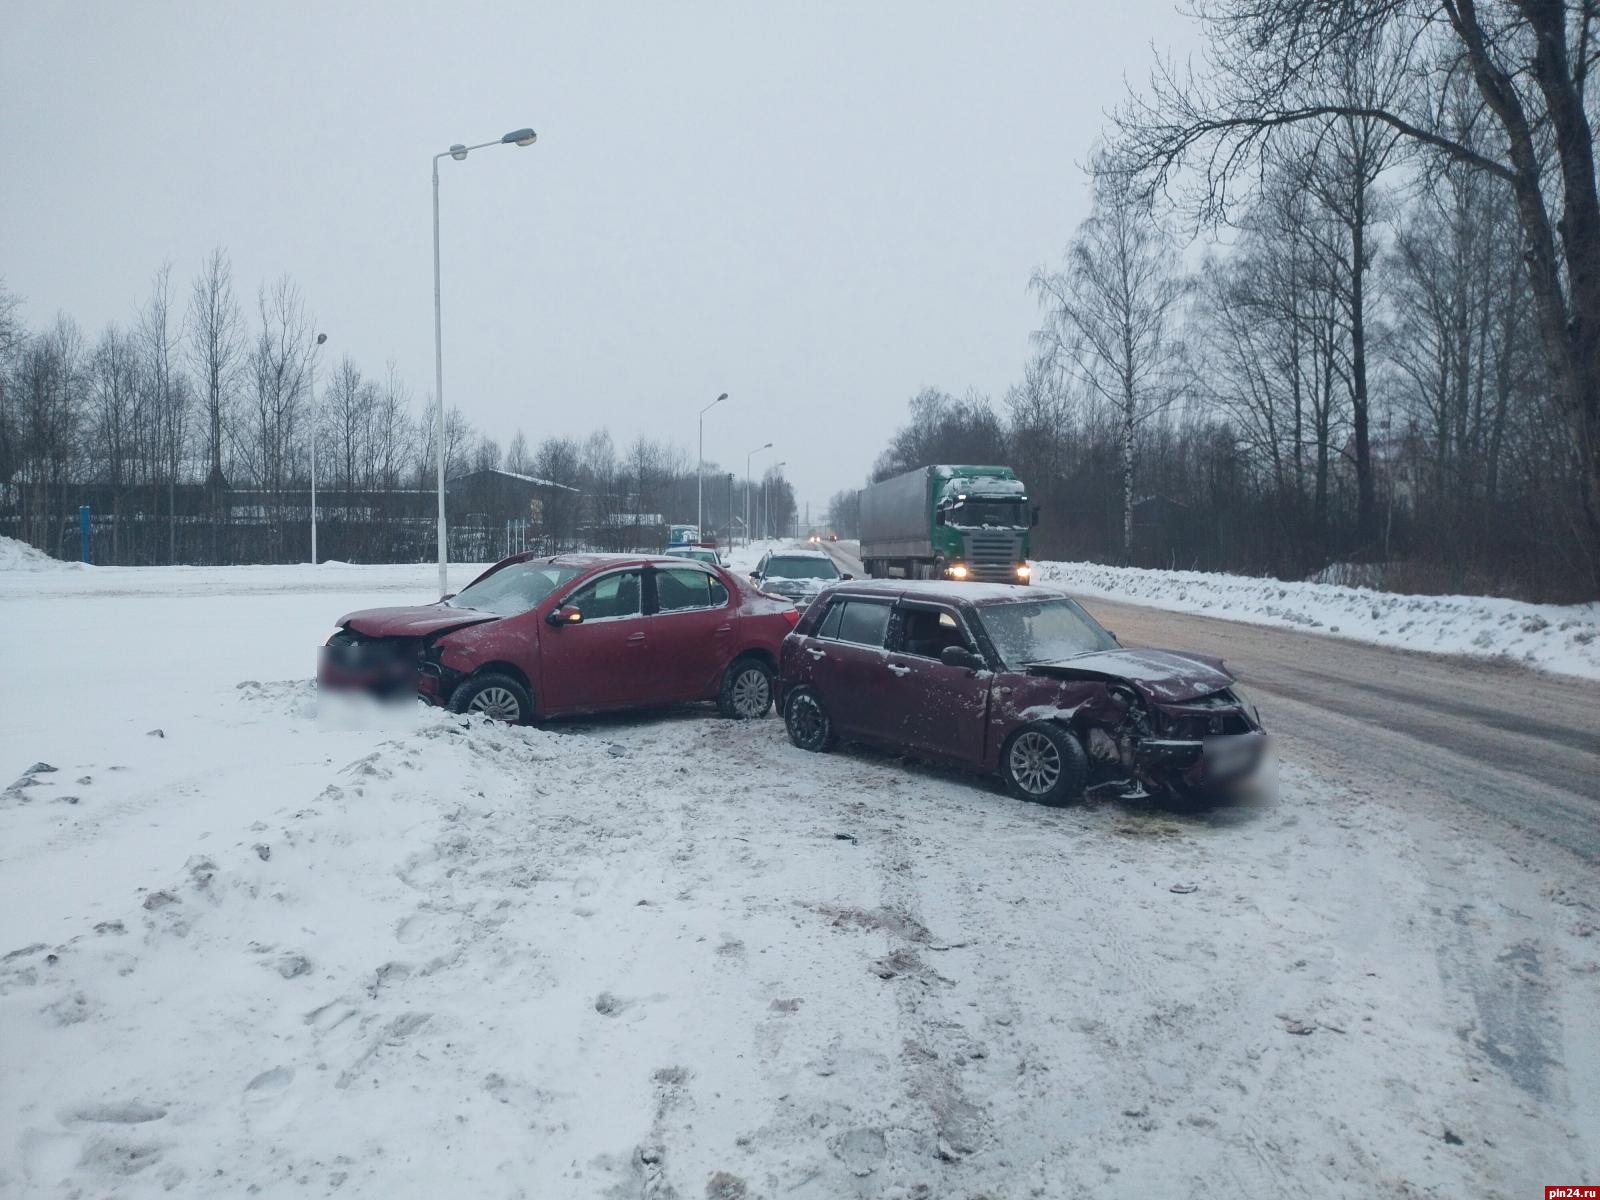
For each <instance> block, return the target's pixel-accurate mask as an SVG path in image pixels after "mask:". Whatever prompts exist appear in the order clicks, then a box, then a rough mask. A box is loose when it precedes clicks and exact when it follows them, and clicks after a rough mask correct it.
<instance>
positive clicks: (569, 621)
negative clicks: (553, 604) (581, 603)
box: [545, 604, 583, 629]
mask: <svg viewBox="0 0 1600 1200" xmlns="http://www.w3.org/2000/svg"><path fill="white" fill-rule="evenodd" d="M545 623H546V624H548V625H554V626H555V627H556V628H558V629H559V628H560V627H561V626H563V625H582V624H583V610H582V609H580V608H578V607H577V606H576V605H573V604H563V605H562V606H561V607H560V608H558V609H556V610H555V611H554V612H552V613H551V614H550V615H549V616H548V617H546V618H545Z"/></svg>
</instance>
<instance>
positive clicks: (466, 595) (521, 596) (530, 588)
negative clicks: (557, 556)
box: [445, 562, 578, 617]
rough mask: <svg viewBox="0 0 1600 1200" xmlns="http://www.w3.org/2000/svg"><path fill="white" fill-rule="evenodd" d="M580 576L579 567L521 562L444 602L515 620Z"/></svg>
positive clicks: (455, 606) (503, 569)
mask: <svg viewBox="0 0 1600 1200" xmlns="http://www.w3.org/2000/svg"><path fill="white" fill-rule="evenodd" d="M577 577H578V568H577V567H558V566H555V565H554V564H552V563H547V562H546V563H534V562H522V563H512V564H511V565H510V566H509V567H501V568H500V570H498V571H496V572H495V573H494V574H493V575H490V576H489V577H488V578H487V579H480V580H479V581H478V582H477V583H474V584H471V585H470V586H468V587H464V588H462V589H461V591H460V593H459V594H458V595H456V596H455V597H453V598H452V599H450V600H447V601H445V603H446V604H448V605H449V606H450V607H451V608H473V609H477V610H478V611H479V612H490V613H495V614H497V615H498V616H502V617H514V616H517V615H518V614H519V613H525V612H527V611H528V610H529V609H530V608H534V607H537V605H538V604H539V602H540V601H541V600H543V599H544V598H545V597H546V596H548V595H550V593H551V592H553V591H555V590H556V589H557V588H558V587H564V586H565V585H567V584H569V583H571V582H572V581H573V580H574V579H576V578H577Z"/></svg>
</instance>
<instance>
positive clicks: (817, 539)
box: [806, 533, 822, 546]
mask: <svg viewBox="0 0 1600 1200" xmlns="http://www.w3.org/2000/svg"><path fill="white" fill-rule="evenodd" d="M806 541H808V542H810V543H811V544H812V545H813V546H816V545H819V544H820V543H821V542H822V538H821V537H819V536H818V535H817V534H814V533H813V534H812V535H811V536H810V537H808V538H807V539H806Z"/></svg>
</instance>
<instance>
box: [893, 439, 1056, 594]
mask: <svg viewBox="0 0 1600 1200" xmlns="http://www.w3.org/2000/svg"><path fill="white" fill-rule="evenodd" d="M1038 523H1039V509H1038V507H1037V506H1031V505H1029V503H1028V490H1027V488H1026V487H1025V486H1024V485H1023V482H1022V480H1020V479H1018V478H1017V476H1016V472H1014V471H1012V469H1011V468H1010V467H975V466H933V467H919V468H918V469H917V470H915V471H907V472H906V473H905V474H904V475H896V476H895V477H894V478H892V479H885V480H884V481H883V482H882V483H874V484H870V485H869V486H867V487H866V488H864V489H863V490H862V492H861V561H862V565H863V566H864V567H865V568H866V572H867V574H868V575H870V576H872V577H873V578H874V579H967V580H974V581H987V582H990V583H1027V582H1028V581H1029V578H1030V576H1031V574H1032V572H1031V571H1030V569H1029V567H1028V558H1029V557H1030V555H1031V554H1032V551H1033V547H1032V538H1031V534H1032V529H1033V526H1035V525H1037V524H1038Z"/></svg>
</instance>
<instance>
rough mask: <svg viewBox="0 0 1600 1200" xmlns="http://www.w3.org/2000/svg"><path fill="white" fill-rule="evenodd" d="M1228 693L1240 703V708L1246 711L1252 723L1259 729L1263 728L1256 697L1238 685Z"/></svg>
mask: <svg viewBox="0 0 1600 1200" xmlns="http://www.w3.org/2000/svg"><path fill="white" fill-rule="evenodd" d="M1228 691H1229V693H1230V694H1231V695H1232V696H1233V698H1234V699H1235V700H1237V701H1238V702H1239V707H1240V708H1242V709H1244V711H1245V715H1246V716H1248V717H1249V718H1250V721H1251V723H1252V724H1253V725H1255V727H1256V728H1257V729H1260V728H1261V727H1262V726H1261V709H1260V708H1259V707H1258V706H1257V704H1256V698H1255V696H1254V695H1253V694H1252V693H1250V692H1249V691H1247V690H1246V689H1245V688H1243V687H1241V686H1240V685H1239V684H1237V683H1236V684H1234V685H1233V686H1232V687H1230V688H1229V689H1228Z"/></svg>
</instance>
